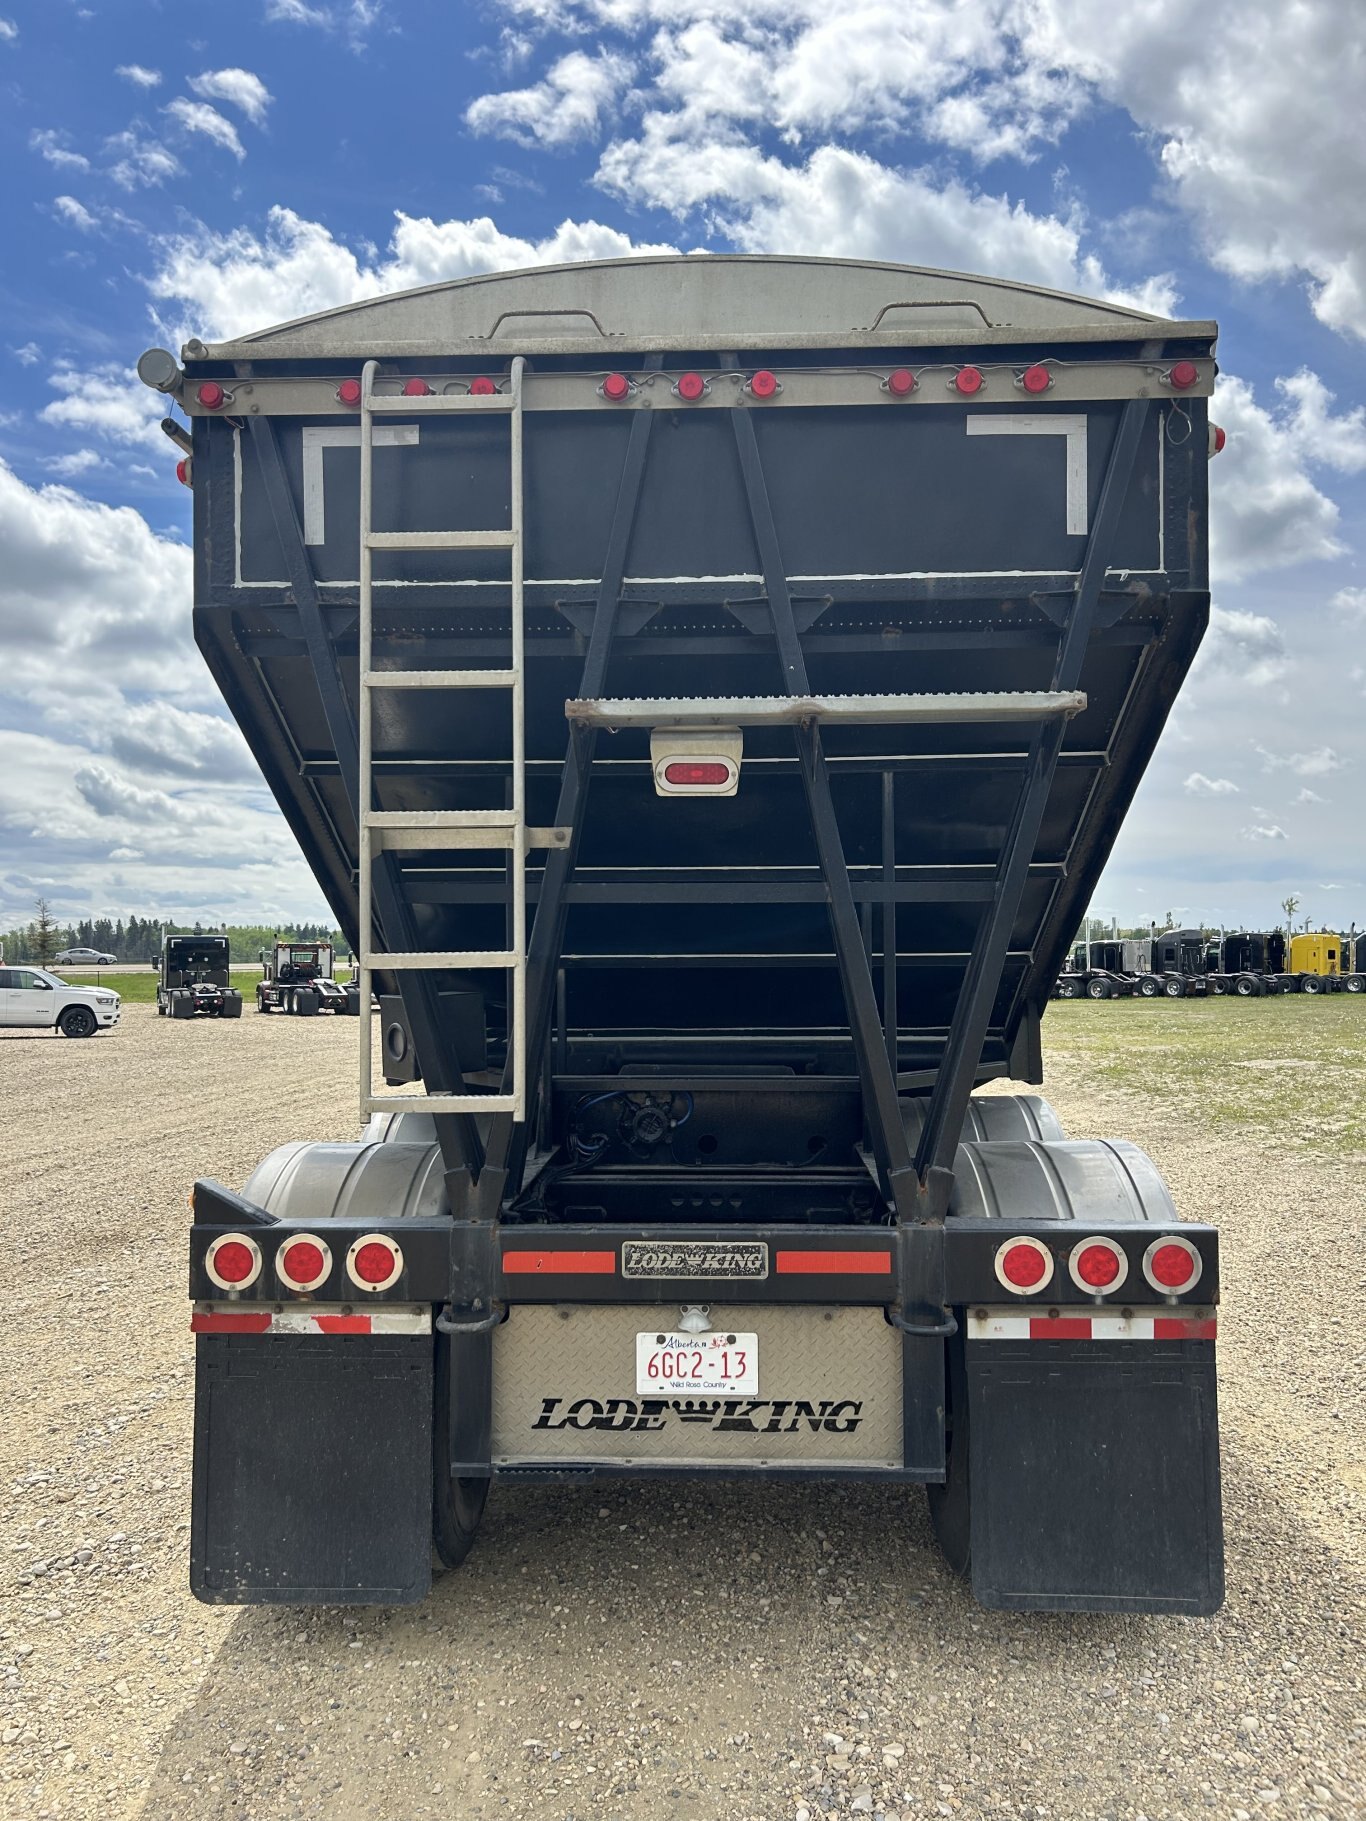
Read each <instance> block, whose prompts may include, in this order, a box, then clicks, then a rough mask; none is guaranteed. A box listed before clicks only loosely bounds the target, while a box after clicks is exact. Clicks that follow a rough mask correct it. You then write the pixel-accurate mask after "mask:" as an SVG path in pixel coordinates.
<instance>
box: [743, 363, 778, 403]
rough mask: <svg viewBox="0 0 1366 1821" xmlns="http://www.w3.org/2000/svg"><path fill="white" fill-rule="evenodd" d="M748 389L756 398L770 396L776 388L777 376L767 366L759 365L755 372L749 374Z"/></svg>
mask: <svg viewBox="0 0 1366 1821" xmlns="http://www.w3.org/2000/svg"><path fill="white" fill-rule="evenodd" d="M749 389H750V391H751V392H752V393H753V394H754V396H755V397H756V398H772V397H773V394H774V393H775V392H776V391H777V390H778V376H777V374H776V373H770V372H769V370H768V368H767V367H760V369H759V371H758V372H757V373H754V374H751V376H750V382H749Z"/></svg>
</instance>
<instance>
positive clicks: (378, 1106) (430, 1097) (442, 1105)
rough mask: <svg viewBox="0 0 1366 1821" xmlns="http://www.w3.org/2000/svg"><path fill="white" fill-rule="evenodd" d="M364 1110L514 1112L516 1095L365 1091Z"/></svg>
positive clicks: (516, 1102) (363, 1097)
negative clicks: (372, 1092)
mask: <svg viewBox="0 0 1366 1821" xmlns="http://www.w3.org/2000/svg"><path fill="white" fill-rule="evenodd" d="M360 1106H361V1111H362V1113H512V1114H515V1115H518V1116H520V1114H519V1102H518V1100H517V1096H516V1095H515V1094H364V1095H362V1097H361V1103H360Z"/></svg>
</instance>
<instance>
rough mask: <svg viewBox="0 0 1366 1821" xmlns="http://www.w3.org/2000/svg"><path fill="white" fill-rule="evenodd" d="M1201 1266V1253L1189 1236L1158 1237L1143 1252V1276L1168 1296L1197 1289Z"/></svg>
mask: <svg viewBox="0 0 1366 1821" xmlns="http://www.w3.org/2000/svg"><path fill="white" fill-rule="evenodd" d="M1201 1269H1202V1266H1201V1260H1200V1254H1199V1253H1198V1252H1197V1251H1196V1249H1195V1247H1194V1246H1193V1245H1192V1244H1191V1243H1190V1241H1189V1240H1188V1239H1155V1240H1154V1241H1153V1243H1152V1244H1151V1245H1150V1246H1149V1247H1148V1250H1147V1251H1146V1252H1145V1253H1144V1254H1143V1275H1144V1276H1145V1277H1146V1278H1147V1280H1148V1282H1149V1283H1150V1284H1151V1285H1152V1286H1153V1288H1154V1289H1155V1290H1161V1291H1163V1292H1164V1293H1165V1294H1167V1295H1169V1296H1179V1295H1180V1294H1181V1292H1182V1291H1183V1290H1191V1289H1194V1287H1195V1285H1196V1284H1197V1283H1198V1282H1199V1281H1200V1272H1201Z"/></svg>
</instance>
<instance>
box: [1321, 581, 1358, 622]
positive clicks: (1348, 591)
mask: <svg viewBox="0 0 1366 1821" xmlns="http://www.w3.org/2000/svg"><path fill="white" fill-rule="evenodd" d="M1328 605H1329V606H1330V607H1332V608H1333V609H1334V610H1335V611H1336V612H1338V613H1340V614H1341V615H1342V616H1343V618H1344V619H1348V620H1366V588H1339V589H1338V591H1337V593H1336V594H1335V595H1334V596H1333V598H1332V600H1331V601H1330V602H1329V603H1328Z"/></svg>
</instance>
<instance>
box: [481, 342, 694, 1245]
mask: <svg viewBox="0 0 1366 1821" xmlns="http://www.w3.org/2000/svg"><path fill="white" fill-rule="evenodd" d="M663 362H664V356H663V354H662V353H655V354H649V355H647V356H646V359H645V362H644V367H645V368H647V369H653V370H658V369H659V368H660V367H661V366H662V365H663ZM656 415H657V413H655V412H653V411H636V412H633V413H632V417H631V428H630V432H629V435H628V438H627V443H626V455H625V458H624V460H623V462H622V469H621V478H620V480H619V481H618V483H617V498H616V504H615V506H614V508H613V512H612V524H611V528H610V530H609V532H608V537H607V548H606V550H605V552H604V554H603V565H602V576H601V578H600V580H599V583H598V591H597V598H596V602H595V606H594V612H593V628H592V631H591V632H590V633H589V637H588V651H587V654H586V656H585V658H584V667H583V675H582V677H581V679H580V683H579V694H580V695H583V696H592V695H600V694H601V693H602V689H603V684H604V682H605V680H606V676H607V663H608V659H609V657H610V656H611V651H612V641H613V638H614V636H615V632H616V626H617V617H618V609H619V608H620V605H621V596H622V584H623V581H624V578H625V574H626V555H627V550H628V548H629V546H630V541H631V533H632V531H633V530H634V528H635V522H636V512H637V508H638V507H639V504H640V493H641V483H642V481H643V479H644V475H645V461H646V456H647V454H648V452H649V446H650V433H651V431H652V430H653V428H654V422H655V417H656ZM596 739H597V736H596V732H595V731H594V730H593V729H591V728H586V727H580V726H577V725H574V724H571V726H570V730H569V742H568V747H567V750H566V753H565V762H564V770H563V772H562V774H561V777H560V794H559V802H558V805H557V807H556V811H555V824H554V825H555V826H556V827H557V828H567V829H568V830H569V838H568V841H567V843H566V844H565V846H563V847H556V848H552V849H551V850H550V852H549V853H548V854H547V855H546V863H545V871H544V873H543V875H542V879H541V890H540V895H539V898H538V900H537V905H536V915H535V918H534V920H533V922H532V925H531V940H530V943H529V945H528V948H527V969H526V974H527V981H526V991H527V1011H526V1031H527V1037H526V1053H527V1056H528V1059H529V1060H530V1061H532V1062H535V1061H536V1060H537V1059H538V1058H539V1057H540V1055H541V1053H542V1051H543V1050H544V1048H545V1046H546V1044H547V1043H548V1042H549V1039H550V1025H551V1018H552V1015H553V1012H554V1006H555V981H556V975H557V972H558V970H559V964H560V950H561V949H562V948H563V946H564V924H565V912H566V903H565V889H566V887H567V886H568V884H569V882H570V880H571V879H572V878H573V875H574V867H575V864H576V861H577V859H578V851H579V840H580V837H581V835H582V832H583V818H584V811H585V807H586V802H587V796H588V783H589V774H590V772H591V770H592V765H593V753H594V749H595V746H596ZM509 1086H510V1083H509V1080H508V1076H507V1071H506V1069H505V1070H504V1079H503V1088H504V1091H505V1092H506V1091H507V1090H508V1088H509ZM528 1129H529V1122H523V1124H522V1125H520V1126H518V1125H516V1124H514V1122H513V1121H512V1120H510V1119H508V1118H507V1117H506V1116H505V1115H501V1114H500V1115H497V1116H495V1118H494V1119H493V1122H492V1124H491V1125H490V1127H489V1133H488V1141H487V1146H486V1157H485V1164H484V1169H483V1171H482V1173H481V1175H480V1178H479V1191H478V1199H477V1204H476V1209H475V1216H476V1218H477V1219H480V1220H493V1219H494V1218H496V1216H497V1213H498V1209H499V1207H500V1206H501V1204H502V1200H503V1196H504V1193H505V1190H506V1188H507V1185H508V1184H509V1183H512V1184H513V1186H514V1189H515V1188H516V1187H520V1183H521V1177H522V1171H523V1167H524V1164H525V1160H526V1139H527V1132H528Z"/></svg>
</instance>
